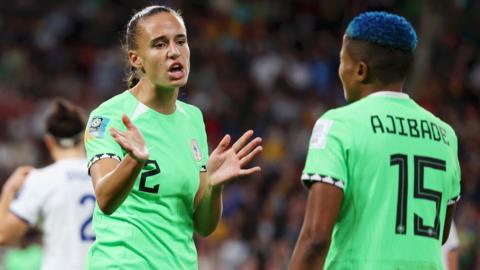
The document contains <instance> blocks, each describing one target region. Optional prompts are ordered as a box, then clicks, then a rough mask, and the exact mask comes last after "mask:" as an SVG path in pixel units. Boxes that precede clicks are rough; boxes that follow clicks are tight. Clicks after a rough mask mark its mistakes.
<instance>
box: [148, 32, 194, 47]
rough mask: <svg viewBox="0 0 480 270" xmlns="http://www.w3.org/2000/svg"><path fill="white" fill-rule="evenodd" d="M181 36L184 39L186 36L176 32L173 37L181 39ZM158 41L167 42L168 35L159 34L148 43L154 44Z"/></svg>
mask: <svg viewBox="0 0 480 270" xmlns="http://www.w3.org/2000/svg"><path fill="white" fill-rule="evenodd" d="M182 38H183V39H186V38H187V36H186V35H185V34H177V35H175V37H174V39H175V40H177V39H182ZM159 41H161V42H168V37H167V36H165V35H161V36H159V37H156V38H154V39H152V40H151V41H150V45H154V44H155V43H157V42H159Z"/></svg>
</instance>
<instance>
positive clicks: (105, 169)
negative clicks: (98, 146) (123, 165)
mask: <svg viewBox="0 0 480 270" xmlns="http://www.w3.org/2000/svg"><path fill="white" fill-rule="evenodd" d="M119 163H120V161H118V160H116V159H113V158H105V159H102V160H98V161H97V162H95V163H94V164H92V165H91V167H90V175H91V177H92V182H93V187H94V189H95V187H96V186H97V183H98V181H99V180H100V179H102V178H103V177H104V176H105V175H107V174H109V173H110V172H112V171H113V170H114V169H115V168H116V167H117V166H118V164H119Z"/></svg>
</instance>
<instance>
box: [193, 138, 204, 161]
mask: <svg viewBox="0 0 480 270" xmlns="http://www.w3.org/2000/svg"><path fill="white" fill-rule="evenodd" d="M192 153H193V158H195V160H196V161H197V162H198V161H200V160H202V151H200V146H199V145H198V143H197V140H195V139H192Z"/></svg>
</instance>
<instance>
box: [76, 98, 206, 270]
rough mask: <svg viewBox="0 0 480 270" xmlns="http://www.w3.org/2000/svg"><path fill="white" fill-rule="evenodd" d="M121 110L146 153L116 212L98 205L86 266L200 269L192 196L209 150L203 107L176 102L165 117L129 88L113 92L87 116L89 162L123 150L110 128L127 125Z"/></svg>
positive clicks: (92, 267) (123, 154)
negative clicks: (94, 237)
mask: <svg viewBox="0 0 480 270" xmlns="http://www.w3.org/2000/svg"><path fill="white" fill-rule="evenodd" d="M123 114H126V115H127V116H129V118H130V119H131V120H132V122H133V124H134V125H135V126H136V127H137V128H138V129H139V130H140V131H141V132H142V134H143V136H144V139H145V142H146V146H147V148H148V150H149V153H150V159H149V160H148V161H147V163H146V165H145V167H144V168H143V169H142V171H141V173H140V174H139V176H138V177H137V179H136V181H135V184H134V186H133V188H132V190H131V192H130V193H129V195H128V196H127V198H126V199H125V201H124V202H123V203H122V204H121V205H120V206H119V207H118V209H117V210H116V211H115V212H114V213H112V214H111V215H105V214H103V213H102V212H101V210H100V209H99V208H98V205H97V206H96V208H95V214H94V222H93V223H94V229H95V232H96V234H97V240H96V241H95V243H94V245H93V246H92V248H91V250H90V253H89V262H88V266H89V269H110V268H112V267H116V268H115V269H197V268H198V266H197V252H196V249H195V244H194V241H193V233H194V227H193V212H194V197H195V194H196V192H197V190H198V187H199V183H200V182H199V181H200V180H199V179H200V178H199V175H200V172H201V171H202V170H204V169H205V165H206V160H207V156H208V146H207V140H206V134H205V127H204V123H203V118H202V115H201V112H200V110H198V109H197V108H195V107H194V106H192V105H189V104H186V103H183V102H181V101H177V102H176V110H175V112H174V113H172V114H170V115H165V114H161V113H158V112H157V111H154V110H152V109H150V108H148V107H147V106H146V105H144V104H142V103H141V102H139V101H138V100H137V99H136V98H135V97H134V96H133V95H132V94H131V93H130V92H129V91H125V92H123V93H122V94H120V95H117V96H115V97H113V98H112V99H110V100H108V101H107V102H105V103H103V104H102V105H100V107H98V108H97V109H95V110H94V111H93V112H92V113H91V115H90V119H89V123H88V128H87V131H86V141H85V142H86V143H85V145H86V149H87V155H88V159H89V160H90V162H89V163H88V167H89V168H90V166H91V165H92V164H94V163H95V162H96V161H98V160H100V159H103V158H115V159H117V160H121V159H122V158H123V157H124V156H125V154H126V153H125V151H124V150H123V149H122V148H121V147H120V145H119V144H118V143H116V142H115V141H114V139H113V138H112V137H111V135H110V134H109V131H108V130H109V129H110V128H111V127H115V128H118V129H120V130H125V127H124V125H123V123H122V122H121V117H122V115H123Z"/></svg>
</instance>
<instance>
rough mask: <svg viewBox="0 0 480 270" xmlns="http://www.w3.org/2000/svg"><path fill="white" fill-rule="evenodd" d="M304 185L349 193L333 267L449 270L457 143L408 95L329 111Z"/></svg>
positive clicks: (319, 125) (329, 264) (383, 95)
mask: <svg viewBox="0 0 480 270" xmlns="http://www.w3.org/2000/svg"><path fill="white" fill-rule="evenodd" d="M302 180H303V182H304V184H306V185H307V186H309V185H310V184H311V183H312V182H313V181H319V182H323V183H327V184H331V185H335V186H336V187H338V188H340V189H342V190H343V194H344V195H343V201H342V205H341V207H340V212H339V215H338V217H337V220H336V224H335V226H334V229H333V234H332V242H331V246H330V250H329V251H328V255H327V258H326V262H325V269H382V270H385V269H395V270H397V269H443V266H442V261H441V245H442V243H441V241H442V234H443V229H444V221H445V213H446V208H447V205H448V204H452V203H455V202H456V200H457V199H458V198H459V193H460V168H459V163H458V157H457V138H456V136H455V133H454V131H453V129H452V128H451V127H450V126H449V125H447V124H446V123H444V122H442V121H441V120H440V119H438V118H437V117H435V116H434V115H432V114H431V113H429V112H427V111H426V110H424V109H423V108H422V107H420V106H419V105H417V104H416V103H415V102H414V101H413V100H411V99H410V98H409V97H408V95H406V94H403V93H395V92H377V93H375V94H372V95H370V96H367V97H365V98H363V99H361V100H359V101H357V102H355V103H352V104H350V105H348V106H345V107H342V108H338V109H335V110H330V111H328V112H326V113H325V114H324V115H323V116H322V117H321V118H320V119H319V120H318V121H317V122H316V124H315V127H314V128H313V132H312V136H311V140H310V145H309V151H308V155H307V160H306V165H305V169H304V172H303V174H302Z"/></svg>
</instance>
